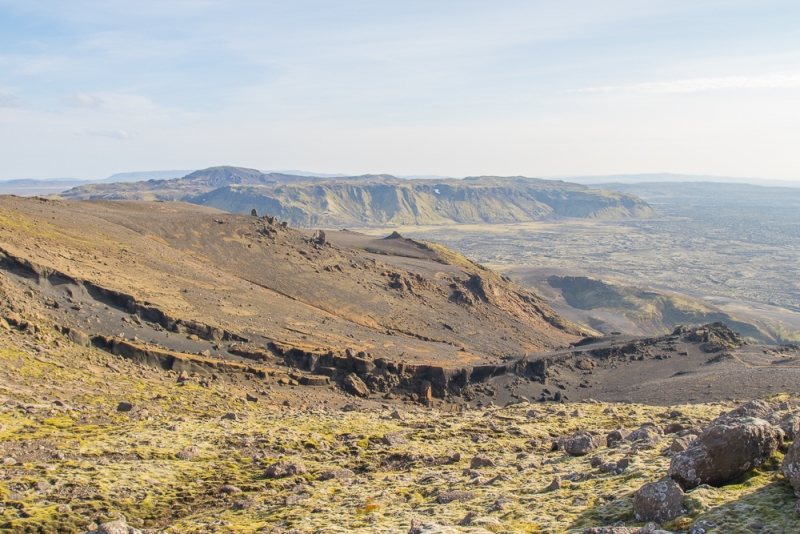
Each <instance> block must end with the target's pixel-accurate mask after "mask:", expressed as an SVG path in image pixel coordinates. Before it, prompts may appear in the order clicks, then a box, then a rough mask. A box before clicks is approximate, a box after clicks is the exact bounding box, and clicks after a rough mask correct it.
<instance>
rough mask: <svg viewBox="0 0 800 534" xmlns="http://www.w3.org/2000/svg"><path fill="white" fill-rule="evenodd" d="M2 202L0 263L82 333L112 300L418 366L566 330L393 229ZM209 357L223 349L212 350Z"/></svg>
mask: <svg viewBox="0 0 800 534" xmlns="http://www.w3.org/2000/svg"><path fill="white" fill-rule="evenodd" d="M0 208H1V209H0V244H1V245H0V246H1V247H2V253H3V256H4V257H5V258H6V260H5V263H4V265H6V268H13V269H17V270H19V272H20V273H22V274H20V276H27V277H31V278H35V279H38V280H39V283H40V284H41V285H42V287H43V288H44V291H45V293H48V295H50V298H53V299H60V298H64V292H63V290H60V289H58V287H62V288H70V290H69V291H70V292H71V293H70V295H72V296H71V297H70V298H71V299H72V300H73V301H75V300H76V299H78V298H79V296H80V295H83V296H84V297H85V298H86V301H85V303H83V304H80V305H78V308H79V309H80V310H82V311H80V312H79V313H78V314H77V316H76V317H77V318H78V319H80V318H81V317H85V318H86V320H87V321H88V323H85V324H81V322H77V323H72V324H70V326H71V327H75V328H81V329H89V330H90V332H89V333H90V334H98V335H106V336H107V335H114V334H115V333H118V332H119V330H118V329H119V328H122V327H124V326H125V323H124V320H123V319H121V318H120V317H119V316H114V315H113V313H112V311H108V313H106V312H102V313H98V312H96V311H94V310H96V309H97V310H99V309H98V308H97V307H96V306H97V305H98V303H102V302H105V301H109V299H110V301H113V302H112V303H116V304H114V305H115V306H118V307H121V308H122V310H126V309H128V308H130V309H132V310H138V311H137V313H139V314H140V315H141V316H142V317H145V316H146V317H149V318H150V319H148V320H150V321H155V322H156V323H159V324H161V325H162V326H164V327H166V328H168V329H172V330H175V329H176V328H177V331H183V332H194V333H196V334H197V335H199V336H200V337H201V338H203V337H205V338H207V339H211V340H219V339H220V338H222V339H229V340H236V339H248V340H250V341H252V342H253V343H255V344H256V346H260V347H262V350H263V347H264V345H265V344H267V343H277V344H279V345H281V346H291V347H297V348H300V349H302V350H304V351H312V352H316V353H326V352H328V351H331V350H334V351H343V350H344V349H346V348H354V349H357V350H365V351H370V352H373V353H374V354H375V356H376V357H378V356H381V357H385V358H392V359H406V360H410V361H416V362H440V363H449V364H456V363H460V364H478V363H491V362H494V361H495V360H496V359H497V358H501V357H505V356H509V355H522V354H525V353H527V352H530V351H538V350H547V349H551V348H554V347H558V346H563V345H565V344H567V343H569V342H572V341H574V340H575V339H577V335H578V331H577V330H576V329H575V328H574V327H572V326H571V325H569V324H568V323H567V322H566V321H563V320H562V319H561V318H560V317H558V316H557V315H556V314H555V313H553V312H552V310H550V308H549V307H547V305H546V304H544V302H543V301H542V300H541V299H539V298H538V297H536V296H535V295H533V294H531V293H528V292H526V291H524V290H522V289H520V288H518V287H517V286H514V285H512V284H510V283H508V282H506V281H504V280H503V279H502V278H501V277H500V276H498V275H496V274H494V273H492V272H490V271H487V270H485V269H483V268H481V267H479V266H476V265H474V264H472V263H470V262H469V261H467V260H466V259H464V258H463V257H461V256H460V255H458V254H456V253H453V252H448V253H447V254H444V253H442V252H440V249H438V248H436V247H431V246H428V245H426V244H424V243H420V242H416V241H412V240H407V239H403V238H399V237H396V238H395V239H391V240H381V239H376V238H373V237H369V236H365V235H362V234H355V233H352V232H338V233H335V232H331V233H330V235H329V236H327V237H322V236H321V235H311V234H310V233H306V232H301V231H299V230H294V229H292V228H290V227H287V226H286V225H285V224H279V223H278V221H276V220H274V219H272V218H271V217H263V218H262V217H250V216H240V215H229V214H225V213H222V212H219V211H217V210H212V209H210V208H203V207H199V206H193V205H191V204H182V203H146V202H107V201H100V202H98V201H92V202H65V201H52V200H40V199H19V198H13V197H0ZM9 265H10V266H11V267H8V266H9ZM13 269H12V270H13ZM51 293H52V294H51ZM98 295H99V296H98ZM103 295H106V296H105V297H103ZM109 295H110V296H109ZM101 297H102V298H101ZM98 299H100V300H98ZM103 299H105V300H103ZM73 305H76V304H74V303H71V302H69V301H66V302H63V301H62V302H61V304H60V306H62V308H56V309H64V308H69V307H70V306H73ZM109 314H111V315H109ZM74 319H75V317H74V316H73V317H72V319H70V320H74ZM109 321H112V322H109ZM114 321H116V322H114ZM119 321H123V322H122V323H120V322H119ZM87 325H88V326H87ZM176 325H177V326H176ZM129 326H130V325H129ZM158 332H159V331H158V330H157V329H156V330H154V331H151V330H147V336H150V337H148V339H157V340H159V341H158V342H159V343H162V344H165V345H169V346H172V345H174V344H175V343H178V341H176V340H175V339H173V338H169V339H167V338H164V337H163V335H162V334H160V333H158ZM215 332H216V333H215ZM132 334H133V331H130V332H129V335H132ZM138 335H140V336H144V335H145V334H143V333H139V334H138ZM180 343H183V342H180ZM180 343H179V344H178V345H177V346H176V348H180V349H181V350H183V348H184V347H183V346H182V345H181V344H180ZM206 348H208V346H207V344H206ZM195 350H197V349H196V348H195ZM212 355H216V356H217V357H221V358H229V356H230V355H229V354H226V352H225V349H224V348H222V347H218V348H216V349H213V352H212Z"/></svg>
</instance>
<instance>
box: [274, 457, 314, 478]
mask: <svg viewBox="0 0 800 534" xmlns="http://www.w3.org/2000/svg"><path fill="white" fill-rule="evenodd" d="M306 473H307V471H306V468H305V466H304V465H303V464H301V463H299V462H287V461H285V460H284V461H280V462H278V463H276V464H272V465H271V466H269V467H268V468H267V470H266V472H265V473H264V474H265V475H266V476H268V477H270V478H282V477H287V476H291V475H305V474H306Z"/></svg>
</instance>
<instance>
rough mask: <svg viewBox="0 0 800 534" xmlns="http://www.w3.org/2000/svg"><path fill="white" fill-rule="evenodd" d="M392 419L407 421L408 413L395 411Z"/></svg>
mask: <svg viewBox="0 0 800 534" xmlns="http://www.w3.org/2000/svg"><path fill="white" fill-rule="evenodd" d="M391 418H392V419H397V420H398V421H405V420H406V413H405V412H403V411H400V410H395V411H393V412H392V415H391Z"/></svg>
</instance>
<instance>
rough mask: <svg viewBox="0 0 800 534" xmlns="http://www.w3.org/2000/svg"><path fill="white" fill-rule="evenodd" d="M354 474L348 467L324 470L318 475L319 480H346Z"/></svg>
mask: <svg viewBox="0 0 800 534" xmlns="http://www.w3.org/2000/svg"><path fill="white" fill-rule="evenodd" d="M354 476H356V474H355V473H353V472H352V471H351V470H349V469H335V470H333V471H325V472H324V473H322V474H321V475H320V476H319V480H347V479H349V478H353V477H354Z"/></svg>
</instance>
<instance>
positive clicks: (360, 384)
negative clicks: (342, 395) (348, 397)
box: [342, 373, 369, 398]
mask: <svg viewBox="0 0 800 534" xmlns="http://www.w3.org/2000/svg"><path fill="white" fill-rule="evenodd" d="M342 384H344V388H345V389H346V390H347V392H348V393H351V394H353V395H356V396H358V397H365V398H366V397H369V388H368V387H367V385H366V384H365V383H364V381H363V380H361V379H360V378H358V375H357V374H355V373H350V374H349V375H347V376H346V377H344V380H343V381H342Z"/></svg>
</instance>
